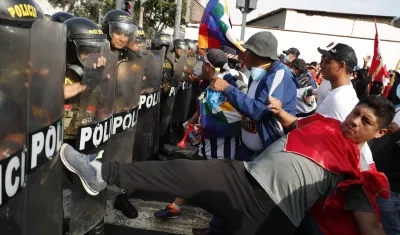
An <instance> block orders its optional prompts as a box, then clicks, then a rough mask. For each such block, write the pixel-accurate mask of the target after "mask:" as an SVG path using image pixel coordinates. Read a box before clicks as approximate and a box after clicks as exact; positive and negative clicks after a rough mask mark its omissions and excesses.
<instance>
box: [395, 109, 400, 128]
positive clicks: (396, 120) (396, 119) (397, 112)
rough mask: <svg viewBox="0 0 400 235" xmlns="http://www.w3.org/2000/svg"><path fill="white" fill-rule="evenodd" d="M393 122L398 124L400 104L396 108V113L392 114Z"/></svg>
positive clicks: (399, 124)
mask: <svg viewBox="0 0 400 235" xmlns="http://www.w3.org/2000/svg"><path fill="white" fill-rule="evenodd" d="M393 122H395V123H396V124H397V125H398V126H400V106H399V107H397V108H396V114H395V115H394V118H393Z"/></svg>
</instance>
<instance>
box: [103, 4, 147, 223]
mask: <svg viewBox="0 0 400 235" xmlns="http://www.w3.org/2000/svg"><path fill="white" fill-rule="evenodd" d="M134 23H135V22H134V20H133V19H132V17H131V16H129V14H128V13H126V12H124V11H121V10H111V11H109V12H108V13H107V14H106V15H105V16H104V18H103V22H102V28H103V31H104V33H106V34H107V36H108V39H109V41H110V44H111V48H112V49H113V50H114V51H117V52H118V53H119V63H118V69H117V84H116V93H115V103H114V114H113V126H112V131H111V134H112V138H111V143H110V144H111V148H110V156H111V160H112V161H120V162H131V161H132V154H133V145H134V138H135V133H136V124H137V120H138V113H139V107H138V104H139V98H140V91H141V83H142V80H143V77H144V63H143V59H142V58H141V57H140V56H135V52H133V50H135V49H137V51H139V49H140V48H139V47H140V46H141V39H140V40H139V35H142V34H144V32H143V30H138V27H137V26H136V25H135V24H134ZM135 51H136V50H135ZM138 53H139V54H140V52H138ZM116 194H118V195H117V196H116ZM115 196H116V197H115ZM107 197H108V199H114V198H115V201H114V208H115V209H117V210H119V211H121V212H122V214H123V215H125V216H126V217H128V218H131V219H133V218H135V217H137V216H138V212H137V210H136V208H135V207H134V205H132V204H131V203H130V202H129V199H128V198H129V196H128V194H126V193H125V192H122V193H121V190H120V189H118V188H117V187H109V188H108V193H107Z"/></svg>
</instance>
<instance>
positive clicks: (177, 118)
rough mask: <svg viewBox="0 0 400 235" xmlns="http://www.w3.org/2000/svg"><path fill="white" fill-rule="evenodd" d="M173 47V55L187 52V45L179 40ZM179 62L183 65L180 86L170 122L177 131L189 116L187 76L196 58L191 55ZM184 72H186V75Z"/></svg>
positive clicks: (189, 88)
mask: <svg viewBox="0 0 400 235" xmlns="http://www.w3.org/2000/svg"><path fill="white" fill-rule="evenodd" d="M174 46H175V55H177V56H179V54H180V53H182V52H181V51H185V53H186V51H187V50H188V45H187V43H186V42H185V41H184V40H181V39H177V40H175V41H174ZM189 46H190V47H191V48H193V46H194V44H193V42H189ZM182 59H183V58H182ZM179 62H180V63H183V65H182V70H181V71H180V74H179V78H180V84H179V89H178V91H177V94H176V101H175V106H174V110H173V111H172V122H173V124H174V125H175V126H176V125H177V126H178V129H181V124H182V123H183V122H185V121H186V120H187V119H188V116H189V115H190V114H189V106H190V102H191V91H192V89H191V88H192V84H191V83H190V82H189V79H188V74H191V71H193V68H194V66H195V64H196V57H193V56H192V55H191V54H189V55H187V56H185V57H184V60H179ZM184 71H185V73H184ZM188 71H189V72H188ZM186 72H188V74H187V73H186Z"/></svg>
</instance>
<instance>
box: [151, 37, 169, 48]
mask: <svg viewBox="0 0 400 235" xmlns="http://www.w3.org/2000/svg"><path fill="white" fill-rule="evenodd" d="M171 44H172V38H171V35H169V34H166V33H158V34H156V36H154V38H153V41H152V42H151V49H152V50H159V49H161V47H163V46H165V47H166V48H167V50H168V48H169V47H170V46H171Z"/></svg>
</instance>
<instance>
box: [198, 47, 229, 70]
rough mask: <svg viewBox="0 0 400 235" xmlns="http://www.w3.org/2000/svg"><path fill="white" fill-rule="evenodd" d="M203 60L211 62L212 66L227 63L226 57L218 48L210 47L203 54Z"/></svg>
mask: <svg viewBox="0 0 400 235" xmlns="http://www.w3.org/2000/svg"><path fill="white" fill-rule="evenodd" d="M204 62H206V63H208V64H211V66H213V67H214V68H220V69H222V68H224V67H225V65H226V64H227V63H228V57H227V56H226V55H225V53H224V52H223V51H221V50H219V49H210V50H209V51H208V52H207V54H206V55H205V56H204Z"/></svg>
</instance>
